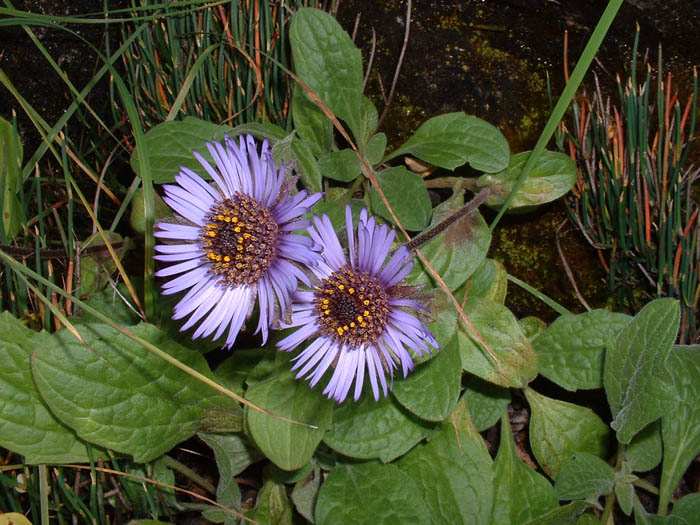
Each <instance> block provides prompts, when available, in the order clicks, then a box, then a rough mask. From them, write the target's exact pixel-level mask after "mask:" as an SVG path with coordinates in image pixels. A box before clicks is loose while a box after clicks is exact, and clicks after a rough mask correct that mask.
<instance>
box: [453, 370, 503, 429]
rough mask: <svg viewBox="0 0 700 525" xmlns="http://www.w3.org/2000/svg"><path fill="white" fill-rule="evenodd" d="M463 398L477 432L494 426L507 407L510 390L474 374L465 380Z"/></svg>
mask: <svg viewBox="0 0 700 525" xmlns="http://www.w3.org/2000/svg"><path fill="white" fill-rule="evenodd" d="M466 385H467V388H465V389H464V398H465V400H466V402H467V406H468V407H469V413H470V414H471V416H472V421H473V422H474V426H475V427H476V429H477V430H478V431H479V432H483V431H484V430H486V429H488V428H491V427H492V426H494V425H495V424H496V423H497V422H498V420H499V419H501V416H502V415H503V413H504V412H505V411H506V409H507V408H508V403H510V391H509V390H508V389H507V388H503V387H502V386H498V385H494V384H493V383H489V382H488V381H484V380H483V379H481V378H478V377H476V376H469V378H468V379H467V380H466Z"/></svg>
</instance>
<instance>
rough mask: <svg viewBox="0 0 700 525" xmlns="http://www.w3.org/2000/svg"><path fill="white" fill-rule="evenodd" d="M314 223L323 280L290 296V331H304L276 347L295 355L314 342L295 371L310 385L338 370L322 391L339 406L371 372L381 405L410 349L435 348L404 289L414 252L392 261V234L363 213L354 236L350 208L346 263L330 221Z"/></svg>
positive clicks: (408, 361) (409, 364)
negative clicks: (321, 258) (305, 345)
mask: <svg viewBox="0 0 700 525" xmlns="http://www.w3.org/2000/svg"><path fill="white" fill-rule="evenodd" d="M314 225H315V228H314V227H310V228H308V232H309V234H310V235H311V238H312V239H313V240H314V241H316V243H318V244H320V245H321V246H322V247H323V261H322V262H321V263H320V264H318V265H316V266H314V267H311V271H312V272H313V273H314V274H315V275H316V277H317V278H318V279H319V280H320V283H318V284H317V285H316V286H314V288H313V290H312V291H297V292H296V293H295V294H294V295H293V301H294V304H293V306H292V309H293V314H292V322H291V324H290V325H289V326H292V327H299V329H298V330H296V331H295V332H294V333H292V334H291V335H289V336H287V337H286V338H284V339H283V340H281V341H280V342H278V343H277V346H278V347H279V349H280V350H284V351H290V350H293V349H295V348H297V347H298V346H299V345H301V344H302V343H304V342H306V341H309V340H311V339H313V340H312V341H311V343H310V344H309V345H308V346H307V347H306V348H305V349H304V350H303V351H302V352H301V353H300V354H299V355H297V356H296V357H294V359H293V361H296V363H295V364H294V366H293V367H292V370H298V369H300V370H299V372H298V373H297V376H296V377H297V378H300V377H302V376H306V379H308V380H309V381H310V384H311V386H312V387H313V386H315V385H316V384H317V383H318V382H319V381H320V379H321V377H322V376H323V375H324V374H325V373H326V371H328V370H329V369H331V370H333V374H332V376H331V379H330V381H329V382H328V384H327V385H326V388H325V389H324V390H323V393H324V394H325V395H327V396H328V397H329V398H333V399H335V400H336V401H338V402H339V403H340V402H342V401H343V400H344V399H345V398H346V396H347V395H348V392H349V390H350V387H351V385H352V383H353V381H354V382H355V390H354V399H355V401H357V399H359V397H360V394H361V393H362V386H363V384H364V381H365V373H366V375H367V376H368V377H369V382H370V384H371V386H372V393H373V394H374V399H375V400H379V387H380V385H381V390H382V392H383V393H384V395H385V396H386V395H387V381H386V375H387V374H388V375H389V376H390V377H391V378H393V376H394V370H396V369H397V368H398V367H401V370H402V372H403V376H404V377H406V375H407V374H408V372H409V370H412V369H413V359H412V357H411V354H410V353H409V350H412V351H413V352H415V353H416V354H417V355H418V356H421V355H423V353H424V352H428V353H430V351H431V350H430V346H432V347H434V348H436V349H437V348H438V343H437V341H436V340H435V338H434V337H433V335H432V334H431V333H430V330H428V328H427V327H426V326H425V324H424V323H423V322H422V321H421V320H419V319H418V317H416V315H415V314H416V312H417V311H419V310H425V308H424V307H423V306H421V305H420V304H419V303H417V302H416V301H414V300H412V299H409V298H407V297H406V294H405V293H403V292H405V290H406V287H402V286H399V283H401V281H402V280H403V279H404V278H405V277H406V276H407V275H408V273H409V272H410V271H411V268H412V267H413V262H412V261H411V260H410V259H411V255H410V253H409V251H408V250H407V249H406V247H404V246H402V247H400V248H399V249H398V250H396V251H395V252H394V253H393V255H391V257H389V251H390V250H391V243H392V241H393V240H394V235H395V232H394V230H389V228H388V227H387V226H386V225H381V226H380V225H378V224H376V222H375V220H374V218H373V217H372V218H368V216H367V210H364V209H363V210H362V212H361V213H360V219H359V222H358V225H357V232H355V228H354V225H353V221H352V215H351V213H350V208H349V207H347V208H346V231H347V237H348V257H347V258H346V256H345V252H344V251H343V248H342V247H341V245H340V242H339V240H338V236H337V235H336V233H335V231H334V229H333V226H332V225H331V221H330V220H329V218H328V216H326V215H325V214H324V215H323V217H321V218H319V217H314ZM387 257H389V260H388V261H387ZM348 259H349V260H348ZM385 263H386V264H385ZM429 345H430V346H429Z"/></svg>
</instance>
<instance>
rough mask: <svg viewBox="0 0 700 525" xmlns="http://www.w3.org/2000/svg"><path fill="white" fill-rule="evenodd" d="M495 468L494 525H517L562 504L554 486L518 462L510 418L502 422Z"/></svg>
mask: <svg viewBox="0 0 700 525" xmlns="http://www.w3.org/2000/svg"><path fill="white" fill-rule="evenodd" d="M493 468H494V492H495V494H496V500H495V502H494V505H493V513H492V515H491V523H498V524H499V525H517V524H520V523H524V522H526V521H528V520H531V519H533V518H536V517H537V516H541V515H542V514H545V513H547V512H549V511H550V510H552V509H554V508H556V507H557V505H558V504H559V500H558V498H557V495H556V493H555V492H554V488H553V487H552V484H551V483H550V482H549V481H548V480H547V479H546V478H545V477H544V476H542V475H541V474H538V473H537V472H535V471H534V470H532V469H531V468H530V467H528V466H527V465H525V463H523V462H522V461H520V459H519V458H518V454H517V452H516V450H515V441H514V440H513V433H512V432H511V428H510V422H509V421H508V416H507V415H504V416H503V417H502V418H501V441H500V445H499V446H498V454H497V455H496V460H495V461H494V464H493Z"/></svg>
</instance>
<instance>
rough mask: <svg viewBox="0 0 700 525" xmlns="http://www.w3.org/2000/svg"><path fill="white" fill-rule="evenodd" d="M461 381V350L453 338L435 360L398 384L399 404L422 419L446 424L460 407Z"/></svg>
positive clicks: (418, 368) (422, 365)
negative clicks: (446, 420)
mask: <svg viewBox="0 0 700 525" xmlns="http://www.w3.org/2000/svg"><path fill="white" fill-rule="evenodd" d="M461 378H462V366H461V360H460V357H459V348H457V338H456V337H453V338H452V341H451V342H450V343H449V344H448V345H446V346H445V347H443V348H442V349H441V350H439V351H438V352H437V355H436V356H435V357H433V358H432V359H431V360H429V361H428V362H426V363H423V364H419V365H418V366H417V367H416V370H415V371H414V372H413V373H411V374H410V375H409V376H408V377H407V378H406V379H402V380H398V381H396V382H395V383H394V389H393V392H394V396H395V397H396V399H397V400H398V402H399V403H401V404H402V405H403V406H404V407H405V408H407V409H408V410H410V411H411V412H412V413H414V414H415V415H417V416H418V417H420V418H422V419H426V420H428V421H442V420H443V419H445V418H446V417H447V416H448V415H449V414H450V412H452V409H454V407H455V404H456V403H457V398H459V390H460V381H461ZM426 392H430V395H426Z"/></svg>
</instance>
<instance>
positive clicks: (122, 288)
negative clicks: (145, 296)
mask: <svg viewBox="0 0 700 525" xmlns="http://www.w3.org/2000/svg"><path fill="white" fill-rule="evenodd" d="M123 298H130V296H129V291H128V289H127V287H126V285H125V284H124V283H119V284H118V285H117V287H116V290H115V289H114V288H112V287H111V286H108V287H107V288H105V289H104V290H102V291H100V292H97V293H96V294H93V295H91V296H90V297H89V298H88V300H87V301H85V303H86V304H87V305H88V306H91V307H92V308H94V309H95V310H97V311H98V312H100V313H102V314H104V315H107V316H109V317H110V318H111V319H112V320H114V321H116V322H117V323H119V324H121V325H122V326H131V325H135V324H138V322H139V318H138V315H137V313H136V312H135V311H134V310H132V309H131V308H130V307H129V306H127V305H126V303H125V302H124V299H123ZM80 320H81V321H82V322H84V323H89V322H98V321H99V320H98V318H97V317H95V316H93V315H92V314H90V313H88V312H87V311H85V310H81V312H80Z"/></svg>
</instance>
